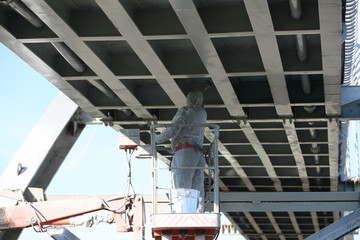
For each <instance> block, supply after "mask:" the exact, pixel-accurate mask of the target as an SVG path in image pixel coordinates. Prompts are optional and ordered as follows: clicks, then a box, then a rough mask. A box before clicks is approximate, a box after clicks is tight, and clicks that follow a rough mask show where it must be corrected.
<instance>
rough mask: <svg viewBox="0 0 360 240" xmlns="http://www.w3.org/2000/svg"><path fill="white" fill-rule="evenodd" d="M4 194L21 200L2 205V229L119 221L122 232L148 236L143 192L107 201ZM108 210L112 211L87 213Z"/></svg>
mask: <svg viewBox="0 0 360 240" xmlns="http://www.w3.org/2000/svg"><path fill="white" fill-rule="evenodd" d="M0 194H1V195H2V196H7V197H9V198H12V199H16V200H18V204H17V205H16V206H10V207H2V208H0V230H8V229H14V228H26V227H33V228H34V230H35V231H37V232H46V230H47V228H49V227H50V228H52V227H53V226H57V225H61V226H70V227H75V226H85V227H91V226H93V225H95V224H98V223H101V222H105V223H109V224H112V223H115V224H116V230H117V231H118V232H134V235H135V236H134V239H136V240H141V239H144V237H143V236H144V223H145V216H144V201H143V198H142V196H141V195H134V196H125V197H115V198H112V199H108V200H105V199H103V198H101V197H98V196H89V197H86V198H79V199H70V200H58V201H41V202H32V203H31V202H27V201H26V200H24V198H23V195H22V193H21V192H16V191H12V190H2V191H1V192H0ZM100 210H106V211H109V212H110V214H109V215H107V216H102V215H93V216H90V215H84V214H87V213H91V212H95V211H100Z"/></svg>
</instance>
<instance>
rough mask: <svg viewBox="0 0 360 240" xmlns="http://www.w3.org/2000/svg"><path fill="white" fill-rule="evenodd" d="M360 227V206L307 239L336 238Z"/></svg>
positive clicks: (326, 239) (325, 239)
mask: <svg viewBox="0 0 360 240" xmlns="http://www.w3.org/2000/svg"><path fill="white" fill-rule="evenodd" d="M359 227H360V208H359V209H357V210H356V211H354V212H353V213H351V214H349V215H347V216H345V217H343V218H341V219H340V220H337V221H336V222H334V223H332V224H330V225H329V226H327V227H325V228H323V229H321V230H320V231H319V232H316V233H314V234H313V235H311V236H309V237H307V238H306V239H305V240H334V239H339V238H340V237H342V236H344V235H346V234H348V233H350V232H352V231H354V230H355V229H357V228H359Z"/></svg>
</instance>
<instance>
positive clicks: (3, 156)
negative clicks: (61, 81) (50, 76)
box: [0, 43, 239, 240]
mask: <svg viewBox="0 0 360 240" xmlns="http://www.w3.org/2000/svg"><path fill="white" fill-rule="evenodd" d="M0 66H1V71H0V81H1V82H0V109H1V110H2V113H3V114H2V118H1V124H0V146H1V147H0V175H1V173H2V172H3V170H4V169H5V168H6V166H7V163H8V162H9V161H10V160H11V159H12V157H13V156H14V154H15V153H16V151H17V150H18V148H19V147H20V146H21V144H22V143H23V141H24V140H25V138H26V137H27V135H28V134H29V133H30V131H31V130H32V128H33V127H34V125H35V124H36V123H37V121H38V120H39V118H40V117H41V116H42V114H43V113H44V111H45V110H46V109H47V107H48V106H49V105H50V103H51V102H52V101H53V99H54V98H55V97H56V95H57V94H58V93H59V90H58V89H57V88H55V87H54V86H53V85H52V84H51V83H50V82H48V81H47V80H46V79H44V78H43V77H42V76H41V75H40V74H39V73H37V72H36V71H35V70H34V69H32V68H31V67H30V66H29V65H28V64H27V63H25V62H23V61H22V60H21V59H19V57H17V56H16V55H15V54H14V53H13V52H11V51H10V50H9V49H7V48H6V47H5V46H4V45H2V44H1V43H0ZM118 138H119V136H118V133H117V132H116V131H115V130H114V129H112V128H110V127H106V126H103V125H89V126H87V127H86V128H85V130H84V131H83V133H82V134H81V135H80V137H79V139H78V141H77V142H76V144H75V145H74V146H73V148H72V150H71V152H70V153H69V155H68V156H67V158H66V159H65V161H64V163H63V164H62V166H61V167H60V169H59V170H58V172H57V174H56V175H55V177H54V178H53V180H52V182H51V183H50V185H49V187H48V189H47V191H46V193H47V194H56V193H69V194H71V193H84V194H95V193H98V194H101V193H121V192H124V191H125V188H126V176H127V164H126V158H125V154H124V152H123V151H121V150H119V147H118V144H119V141H118ZM132 174H133V186H134V189H135V191H136V192H137V193H151V182H152V180H151V160H150V159H136V158H135V157H133V160H132ZM159 181H161V182H163V183H164V185H162V186H164V187H166V186H167V184H168V183H169V181H170V179H169V174H168V173H163V174H162V177H161V178H160V180H159ZM168 186H169V185H168ZM148 217H149V216H148ZM223 221H224V219H223ZM147 222H149V218H148V219H147ZM149 229H150V228H149V227H147V234H146V239H152V238H151V237H150V233H149ZM70 230H71V232H73V233H74V234H76V235H77V236H78V237H79V238H80V239H89V240H91V239H98V236H102V239H104V240H105V239H132V235H131V233H130V234H126V233H117V232H116V231H115V228H114V225H107V224H101V225H99V226H95V227H92V228H87V229H84V228H82V227H77V228H70ZM94 236H96V237H94ZM30 239H31V240H32V239H37V240H42V239H44V240H49V239H51V238H50V237H49V236H47V235H46V234H38V233H35V232H34V231H33V229H31V228H28V229H25V230H24V231H23V233H22V235H21V236H20V240H30ZM218 239H219V240H222V239H224V240H225V239H229V240H231V239H239V236H231V235H229V236H220V237H219V238H218Z"/></svg>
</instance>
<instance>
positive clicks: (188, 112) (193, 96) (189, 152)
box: [155, 91, 207, 212]
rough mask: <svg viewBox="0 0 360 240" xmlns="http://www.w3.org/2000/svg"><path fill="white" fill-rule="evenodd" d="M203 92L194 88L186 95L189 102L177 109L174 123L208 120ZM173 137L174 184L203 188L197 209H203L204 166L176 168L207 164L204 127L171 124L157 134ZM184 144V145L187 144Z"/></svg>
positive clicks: (161, 138)
mask: <svg viewBox="0 0 360 240" xmlns="http://www.w3.org/2000/svg"><path fill="white" fill-rule="evenodd" d="M202 102H203V95H202V93H201V92H200V91H191V92H190V93H189V94H188V95H187V100H186V106H185V107H182V108H181V109H179V110H178V111H177V113H176V114H175V116H174V117H173V119H172V124H175V125H179V124H202V123H206V118H207V115H206V111H205V109H204V108H203V107H202ZM170 138H171V145H172V148H173V150H174V151H176V152H175V154H174V156H173V159H172V163H171V173H172V180H173V187H174V188H190V189H196V190H198V191H199V192H200V197H199V204H198V207H197V212H203V211H204V169H174V168H179V167H204V166H205V157H204V154H203V152H202V150H201V149H202V147H203V142H204V127H183V128H181V127H168V128H166V129H165V130H164V131H163V132H162V133H161V134H160V135H157V136H156V139H155V141H156V142H157V143H162V142H165V141H166V140H169V139H170ZM184 146H185V147H184Z"/></svg>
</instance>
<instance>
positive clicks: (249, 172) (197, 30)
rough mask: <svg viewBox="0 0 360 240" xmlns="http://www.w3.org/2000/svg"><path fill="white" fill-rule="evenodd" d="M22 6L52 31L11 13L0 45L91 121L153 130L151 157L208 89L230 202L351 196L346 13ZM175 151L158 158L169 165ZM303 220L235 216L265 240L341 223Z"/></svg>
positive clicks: (121, 4) (268, 4)
mask: <svg viewBox="0 0 360 240" xmlns="http://www.w3.org/2000/svg"><path fill="white" fill-rule="evenodd" d="M23 3H24V4H25V5H26V6H27V7H28V8H29V9H30V10H31V11H32V12H33V13H34V14H35V15H36V16H38V17H39V19H41V21H42V22H43V23H44V25H43V26H41V27H37V26H34V25H32V24H31V23H30V22H28V21H27V20H26V19H24V18H23V17H22V16H21V15H20V14H18V13H17V12H16V11H15V10H14V9H13V8H11V6H7V5H1V4H0V42H1V43H3V44H4V45H6V46H7V47H8V48H10V49H11V50H12V51H14V52H15V53H16V54H17V55H19V56H20V57H22V58H23V59H24V60H25V61H26V62H28V63H29V64H30V65H31V66H32V67H33V68H34V69H36V70H37V71H38V72H40V73H41V74H42V75H43V76H45V77H46V78H47V79H48V80H49V81H50V82H52V83H53V84H54V85H55V86H56V87H57V88H59V89H60V90H61V91H62V92H63V93H64V94H65V95H67V96H68V97H69V98H70V99H72V100H73V101H74V102H75V103H76V104H78V106H79V107H80V108H81V109H82V110H83V111H85V112H86V113H88V114H89V115H90V116H91V117H93V118H97V119H103V120H104V121H106V123H107V124H114V125H113V127H114V129H120V128H140V131H141V141H142V142H143V143H147V144H149V143H150V138H149V123H153V122H156V123H160V124H161V123H169V122H170V121H171V119H172V117H173V115H174V114H175V112H176V110H177V109H178V108H179V107H180V106H182V105H184V104H185V95H186V94H187V92H189V91H190V90H192V89H194V88H196V89H201V90H203V92H204V106H205V109H206V111H207V114H208V122H209V123H216V124H219V125H220V137H219V144H218V147H219V167H220V181H219V184H220V191H223V192H230V193H232V192H245V193H247V192H325V193H326V192H337V191H338V184H339V181H338V153H339V151H338V144H339V140H338V134H339V128H340V127H341V126H340V125H339V119H342V118H343V117H345V116H342V115H341V102H340V87H341V83H342V71H343V69H342V68H343V66H342V55H341V48H342V44H343V43H342V40H341V35H342V29H341V25H342V19H343V16H342V7H343V5H342V4H343V3H342V1H339V0H302V1H288V0H267V1H265V0H211V1H204V0H193V1H190V0H170V1H168V0H156V1H153V0H151V1H150V0H138V1H133V0H87V1H84V0H82V1H73V0H64V1H57V0H46V1H43V0H23ZM299 3H300V7H296V6H295V5H297V4H299ZM290 9H292V10H293V11H294V12H293V13H291V10H290ZM54 43H61V44H54ZM54 45H55V46H56V45H61V46H66V47H65V48H68V49H69V50H70V51H71V53H67V54H68V55H71V56H73V57H75V59H77V60H78V61H80V63H81V64H82V65H83V68H82V67H79V66H78V67H76V69H74V68H73V67H72V66H71V64H69V62H68V61H67V60H66V59H65V58H64V57H63V55H62V54H61V53H60V52H59V51H58V50H57V49H56V48H55V47H54ZM305 52H306V55H305ZM82 69H83V71H80V72H79V70H82ZM205 137H206V143H208V142H209V141H210V139H211V134H210V133H207V134H206V136H205ZM167 146H168V145H165V146H164V147H163V148H161V149H160V150H159V153H160V154H161V155H162V156H163V157H164V158H166V159H170V157H171V151H170V149H169V148H168V147H167ZM286 198H288V197H287V196H284V200H286ZM261 199H262V197H261V196H259V201H260V202H261ZM289 207H291V205H290V206H289ZM328 207H329V205H328ZM295 209H296V208H295V206H294V210H293V211H291V209H285V210H288V211H285V212H283V211H274V212H273V211H270V210H271V209H269V208H267V209H266V210H265V211H264V212H258V211H253V212H242V211H240V210H236V209H233V208H231V211H230V210H229V211H228V212H225V213H224V214H225V215H226V216H227V217H229V219H230V221H231V222H232V223H234V224H235V225H236V226H237V227H238V228H239V229H240V231H241V232H242V233H243V234H244V235H245V236H246V237H247V238H248V239H264V240H275V239H287V240H301V239H304V238H306V237H307V236H309V235H311V234H312V233H314V232H315V231H319V230H320V229H322V228H324V227H325V226H327V225H329V224H330V223H332V222H334V221H336V220H337V219H338V218H339V212H338V211H339V209H338V208H336V207H335V206H334V208H331V207H329V209H328V210H326V211H325V210H324V209H323V210H321V211H316V209H315V208H311V209H309V211H308V212H303V211H301V212H300V211H295ZM331 209H332V210H331Z"/></svg>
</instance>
